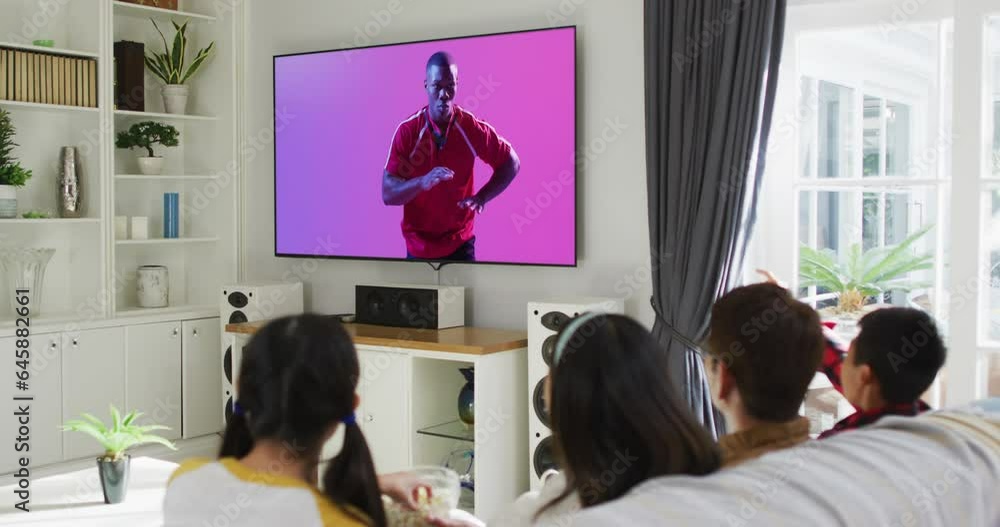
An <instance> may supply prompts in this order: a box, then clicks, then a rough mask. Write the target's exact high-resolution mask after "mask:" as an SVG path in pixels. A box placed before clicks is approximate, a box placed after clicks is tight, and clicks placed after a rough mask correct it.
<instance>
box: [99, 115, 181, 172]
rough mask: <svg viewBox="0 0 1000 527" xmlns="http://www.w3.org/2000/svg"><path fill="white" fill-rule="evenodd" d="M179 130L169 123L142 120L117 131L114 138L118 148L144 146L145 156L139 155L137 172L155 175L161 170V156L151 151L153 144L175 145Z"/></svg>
mask: <svg viewBox="0 0 1000 527" xmlns="http://www.w3.org/2000/svg"><path fill="white" fill-rule="evenodd" d="M179 136H180V132H178V131H177V129H176V128H174V127H173V126H170V125H169V124H163V123H157V122H154V121H143V122H141V123H136V124H133V125H132V126H131V127H129V129H128V130H126V131H124V132H119V133H118V137H117V138H116V139H115V146H117V147H118V148H126V149H129V148H145V149H146V153H147V154H149V155H148V156H146V157H142V156H140V157H139V172H141V173H142V174H143V175H146V176H155V175H159V174H160V173H161V172H163V158H162V157H158V156H157V155H156V154H155V153H154V152H153V145H158V144H159V145H163V146H168V147H172V146H177V145H178V144H179V142H178V141H177V138H178V137H179Z"/></svg>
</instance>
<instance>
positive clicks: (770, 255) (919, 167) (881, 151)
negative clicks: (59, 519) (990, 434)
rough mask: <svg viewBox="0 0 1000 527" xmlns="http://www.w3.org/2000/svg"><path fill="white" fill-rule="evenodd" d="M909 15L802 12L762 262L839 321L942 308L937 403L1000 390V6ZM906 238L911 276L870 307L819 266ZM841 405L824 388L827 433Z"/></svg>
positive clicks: (813, 6) (925, 7)
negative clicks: (898, 309)
mask: <svg viewBox="0 0 1000 527" xmlns="http://www.w3.org/2000/svg"><path fill="white" fill-rule="evenodd" d="M896 8H897V2H893V1H889V0H870V1H866V2H859V1H851V0H843V1H836V0H831V1H828V2H822V3H805V2H800V3H797V4H796V3H792V4H791V7H790V9H789V13H788V20H787V26H786V29H785V35H786V41H785V46H784V51H783V53H784V56H783V57H782V70H781V76H780V78H779V87H778V95H777V98H776V100H775V110H774V115H773V117H772V123H773V124H772V128H771V137H770V138H769V139H770V140H769V144H768V148H767V173H766V175H765V177H764V182H763V185H764V186H763V188H762V192H761V195H760V201H759V203H758V205H759V208H758V223H757V226H756V228H755V231H754V235H753V236H754V237H753V240H752V241H751V247H750V253H749V255H748V260H749V265H748V267H749V268H750V269H753V268H767V269H769V270H771V271H773V272H775V274H777V275H778V276H780V277H782V278H784V279H785V280H787V281H788V282H790V283H791V284H793V285H794V286H795V287H796V291H797V293H798V294H799V296H800V297H801V298H803V299H805V300H807V301H809V302H811V303H813V305H815V306H816V307H817V309H819V310H820V312H821V314H822V315H823V316H824V318H826V319H843V317H840V316H839V315H840V314H842V312H844V311H845V310H850V309H854V308H857V307H858V305H860V306H861V308H862V309H872V308H873V307H875V306H876V305H878V304H887V305H906V306H912V307H918V308H921V309H924V310H926V311H928V312H930V313H931V314H933V315H934V316H935V318H936V320H937V321H938V323H939V325H940V326H941V328H942V329H943V331H944V334H945V337H946V340H947V344H948V347H949V358H948V362H947V365H946V370H945V371H943V372H942V374H941V375H940V376H939V382H938V384H936V385H935V387H933V389H932V391H931V393H929V394H926V396H927V397H928V402H930V403H931V404H932V405H935V406H937V405H942V404H961V403H964V402H967V401H970V400H973V399H977V398H982V397H985V396H998V395H1000V4H997V3H990V2H965V1H962V0H940V1H937V2H927V3H921V6H920V8H919V9H917V10H916V11H915V12H914V13H909V12H908V13H907V16H906V17H902V18H901V17H899V16H897V15H898V13H897V10H896ZM900 244H905V245H906V247H907V249H908V251H907V254H908V259H907V261H906V262H905V264H906V265H902V266H899V268H900V269H901V272H900V273H899V274H898V276H894V277H891V278H890V279H888V280H885V281H884V283H881V284H877V285H878V287H872V288H870V289H867V290H865V291H863V292H861V294H859V295H856V296H857V297H860V300H859V298H853V299H852V298H851V295H845V294H844V293H845V291H838V290H836V288H837V285H836V284H831V283H827V282H824V281H823V280H819V279H818V277H816V276H813V275H812V274H811V269H810V266H813V265H814V264H815V263H816V259H817V258H826V259H827V260H824V261H825V262H827V263H830V262H832V263H833V264H839V265H842V266H844V267H845V268H849V267H850V266H851V265H852V263H853V265H855V266H859V265H863V264H866V263H867V264H870V263H871V260H872V259H877V258H879V257H881V256H884V255H885V252H886V251H887V250H889V248H892V247H898V246H899V245H900ZM813 274H814V273H813ZM845 297H847V300H851V302H846V304H845ZM841 327H842V329H843V330H844V332H845V333H846V334H848V335H851V334H852V333H853V331H854V328H853V327H851V324H849V323H845V324H842V325H841ZM841 402H842V401H836V402H835V400H834V398H833V397H832V396H831V394H830V393H829V388H826V387H824V386H823V383H821V382H817V383H815V385H814V386H813V389H812V390H810V395H809V397H808V399H807V403H806V408H805V412H806V414H807V415H809V416H810V417H811V418H814V419H813V424H814V431H817V430H818V429H822V428H825V427H826V426H827V425H829V423H830V421H831V415H830V414H831V413H833V414H834V415H833V417H834V418H840V417H842V416H843V415H842V414H843V412H844V411H845V409H844V408H843V407H842V405H841V404H840V403H841ZM846 411H848V412H849V411H851V410H850V409H849V408H848V409H846Z"/></svg>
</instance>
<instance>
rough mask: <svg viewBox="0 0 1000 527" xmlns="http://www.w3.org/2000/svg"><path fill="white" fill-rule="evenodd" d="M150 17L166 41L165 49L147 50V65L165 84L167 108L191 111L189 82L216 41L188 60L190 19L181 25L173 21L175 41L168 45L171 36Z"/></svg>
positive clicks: (180, 111) (177, 110)
mask: <svg viewBox="0 0 1000 527" xmlns="http://www.w3.org/2000/svg"><path fill="white" fill-rule="evenodd" d="M150 21H151V22H153V27H155V28H156V32H157V33H159V34H160V39H161V40H162V41H163V53H155V52H149V53H147V54H146V67H147V68H148V69H149V71H151V72H152V73H153V75H156V76H157V77H159V78H160V80H162V81H163V82H164V84H165V86H164V87H163V106H164V108H165V110H166V112H167V113H174V114H184V113H187V100H188V86H187V84H186V83H187V82H188V81H189V80H190V79H191V77H192V76H193V75H194V74H195V73H198V70H200V69H201V67H202V66H203V65H204V64H205V61H207V60H208V58H209V57H210V56H211V55H212V52H213V51H215V42H212V43H210V44H209V45H208V46H207V47H205V48H203V49H201V50H199V51H198V53H197V54H195V57H194V60H192V61H191V63H190V64H188V63H187V60H186V57H185V56H186V55H187V45H188V39H187V28H188V23H187V22H185V23H184V24H182V25H181V24H178V23H177V22H173V21H171V23H172V24H173V25H174V31H175V33H174V41H173V44H172V45H168V44H167V37H166V36H164V35H163V32H162V31H160V26H158V25H156V21H155V20H150Z"/></svg>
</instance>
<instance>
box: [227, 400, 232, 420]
mask: <svg viewBox="0 0 1000 527" xmlns="http://www.w3.org/2000/svg"><path fill="white" fill-rule="evenodd" d="M232 417H233V398H232V397H230V398H229V400H227V401H226V424H229V420H230V419H232Z"/></svg>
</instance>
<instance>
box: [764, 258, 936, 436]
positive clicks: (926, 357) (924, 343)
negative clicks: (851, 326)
mask: <svg viewBox="0 0 1000 527" xmlns="http://www.w3.org/2000/svg"><path fill="white" fill-rule="evenodd" d="M757 272H758V273H760V274H761V275H763V276H764V277H765V278H766V279H767V281H768V282H770V283H772V284H776V285H779V286H781V287H785V286H784V285H783V284H782V283H781V282H780V281H779V280H778V279H777V277H775V276H774V275H773V274H771V273H770V272H768V271H766V270H763V269H758V270H757ZM858 327H859V328H861V331H860V332H859V333H858V336H857V337H855V339H854V340H853V341H852V342H851V343H850V344H846V343H845V342H844V341H843V340H842V339H841V338H840V337H838V336H837V334H836V333H834V332H833V328H834V324H833V323H830V322H824V323H823V336H824V338H825V340H826V347H825V349H824V350H823V362H822V363H821V364H820V372H821V373H823V374H824V375H826V377H827V378H828V379H830V383H831V384H832V385H833V387H834V388H835V389H836V390H837V391H838V392H840V393H841V394H842V395H843V396H844V397H845V398H847V401H848V402H850V403H851V405H852V406H854V408H855V410H856V411H855V413H853V414H851V415H849V416H847V417H845V418H844V419H841V420H840V421H839V422H838V423H837V424H836V425H834V426H833V428H831V429H829V430H827V431H825V432H823V433H822V434H820V436H819V438H820V439H824V438H827V437H830V436H832V435H836V434H838V433H840V432H843V431H845V430H853V429H856V428H861V427H863V426H865V425H870V424H872V423H874V422H875V421H878V420H879V419H881V418H883V417H885V416H887V415H902V416H914V415H917V414H919V413H922V412H925V411H927V410H930V409H931V407H930V405H928V404H927V403H925V402H924V401H922V400H921V399H920V395H921V394H923V393H924V392H925V391H927V388H929V387H930V385H931V383H933V382H934V378H935V377H937V373H938V370H940V369H941V367H942V366H944V361H945V358H946V356H947V350H946V348H945V345H944V342H943V341H942V340H941V335H940V334H939V333H938V330H937V326H936V325H935V324H934V320H933V319H932V318H931V317H930V315H928V314H927V313H925V312H923V311H921V310H919V309H912V308H902V307H889V308H882V309H878V310H876V311H872V312H871V313H868V314H867V315H865V316H864V317H862V318H861V320H860V321H859V322H858Z"/></svg>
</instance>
